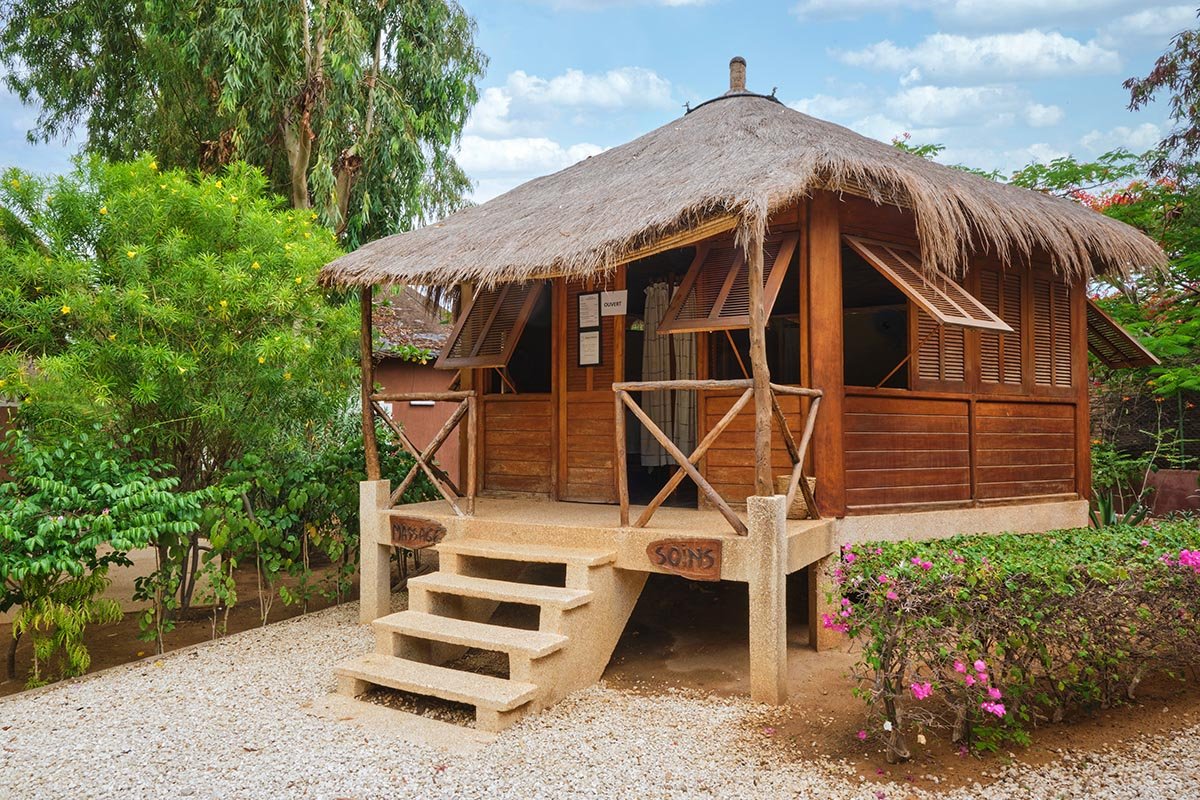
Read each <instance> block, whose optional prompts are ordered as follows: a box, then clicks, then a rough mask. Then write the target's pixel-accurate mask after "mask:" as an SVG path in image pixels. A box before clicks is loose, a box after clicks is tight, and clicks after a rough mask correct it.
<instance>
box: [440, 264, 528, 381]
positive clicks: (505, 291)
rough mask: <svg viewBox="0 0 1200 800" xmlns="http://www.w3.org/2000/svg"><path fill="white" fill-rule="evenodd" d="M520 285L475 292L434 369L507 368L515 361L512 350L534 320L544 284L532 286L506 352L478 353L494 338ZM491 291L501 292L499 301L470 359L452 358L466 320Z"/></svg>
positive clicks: (456, 323)
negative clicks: (502, 313) (503, 311)
mask: <svg viewBox="0 0 1200 800" xmlns="http://www.w3.org/2000/svg"><path fill="white" fill-rule="evenodd" d="M520 285H521V284H517V283H504V284H501V285H500V286H499V288H498V289H495V290H492V289H479V290H476V292H475V294H473V295H472V296H471V300H470V301H469V302H468V303H467V305H466V307H465V308H464V309H463V310H462V313H461V314H459V315H458V319H457V320H456V321H455V323H454V329H453V330H452V331H451V332H450V336H449V338H447V339H446V344H445V345H443V346H442V352H441V353H440V354H439V355H438V358H437V361H436V362H435V363H434V367H435V368H437V369H470V368H488V367H504V366H507V365H508V360H509V359H510V358H512V354H513V350H514V349H516V346H517V342H519V341H520V339H521V334H522V333H523V332H524V331H525V325H526V324H527V323H528V322H529V319H530V317H532V316H533V311H534V309H535V308H536V307H537V302H538V299H539V298H540V297H541V294H542V289H543V288H544V287H543V285H542V282H541V281H535V282H533V285H532V288H531V289H530V290H529V292H528V293H527V294H526V295H525V298H524V301H523V302H522V305H521V308H520V310H519V311H518V313H517V316H516V318H515V320H514V321H513V325H512V328H511V329H510V331H509V337H508V340H507V341H506V342H505V346H504V349H503V351H501V352H500V353H495V354H491V355H479V354H478V351H479V348H480V347H481V346H482V345H483V343H484V342H485V341H487V339H488V338H489V337H490V336H491V334H492V328H493V326H494V324H495V322H496V317H497V315H498V314H499V313H500V310H501V308H503V307H504V305H505V303H506V302H509V294H510V292H511V291H512V289H513V288H514V287H517V286H520ZM489 291H497V292H499V297H497V298H496V302H495V304H494V305H493V306H492V309H491V311H490V312H489V314H488V318H487V320H485V321H484V323H483V327H482V328H480V330H479V335H478V337H477V338H476V340H475V342H474V344H473V346H472V350H471V355H469V356H459V357H457V358H456V357H452V356H451V355H450V353H451V352H452V351H453V349H454V347H455V345H456V344H458V340H459V338H460V337H461V336H462V332H463V328H464V327H465V326H466V323H467V320H468V319H470V316H471V313H472V312H473V311H474V310H475V306H476V303H477V302H478V300H479V298H480V297H481V296H482V295H483V294H484V292H489Z"/></svg>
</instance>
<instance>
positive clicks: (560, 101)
mask: <svg viewBox="0 0 1200 800" xmlns="http://www.w3.org/2000/svg"><path fill="white" fill-rule="evenodd" d="M674 105H675V103H674V101H672V99H671V82H670V81H668V80H667V79H665V78H662V77H660V76H659V75H658V74H657V73H656V72H654V71H653V70H649V69H645V68H643V67H620V68H618V69H611V70H609V71H607V72H604V73H594V74H589V73H586V72H583V71H581V70H577V69H568V70H567V71H566V72H564V73H562V74H561V75H555V76H554V77H551V78H542V77H540V76H537V75H530V74H528V73H527V72H524V71H523V70H517V71H515V72H511V73H509V75H508V77H507V78H506V79H505V81H504V85H502V86H490V87H488V88H486V89H484V90H483V92H482V94H480V96H479V101H478V102H477V103H476V104H475V108H473V109H472V110H471V117H470V119H469V120H468V121H467V126H466V131H467V133H476V134H486V135H490V136H511V135H513V134H515V133H526V134H531V133H537V132H540V130H541V129H542V128H543V127H544V126H545V123H546V121H547V120H549V119H552V118H554V117H556V116H557V115H559V114H561V113H562V112H564V111H575V112H582V111H594V110H603V111H614V110H617V109H629V110H646V109H663V108H671V107H673V106H674Z"/></svg>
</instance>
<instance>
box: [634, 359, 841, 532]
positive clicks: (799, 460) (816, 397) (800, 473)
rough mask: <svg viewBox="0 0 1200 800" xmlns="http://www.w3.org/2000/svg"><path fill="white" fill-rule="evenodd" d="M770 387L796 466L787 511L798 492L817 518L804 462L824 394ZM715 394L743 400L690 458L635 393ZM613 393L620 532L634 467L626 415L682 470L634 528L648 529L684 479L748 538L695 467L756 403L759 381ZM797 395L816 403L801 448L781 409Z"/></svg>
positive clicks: (638, 387) (665, 384) (660, 385)
mask: <svg viewBox="0 0 1200 800" xmlns="http://www.w3.org/2000/svg"><path fill="white" fill-rule="evenodd" d="M770 387H771V403H772V406H773V408H774V414H775V419H776V420H777V421H778V423H779V427H780V431H781V433H782V434H783V441H784V445H785V446H786V447H787V451H788V456H789V457H790V458H791V460H792V464H793V467H792V475H791V481H790V483H789V484H788V492H787V507H788V508H791V506H792V502H793V501H794V500H795V497H796V491H797V490H799V491H801V492H802V493H803V494H804V499H805V502H806V503H807V505H808V514H809V516H810V517H815V516H816V508H817V505H816V501H815V500H814V498H813V496H812V490H811V489H810V488H809V485H808V481H807V480H806V479H805V478H804V457H805V454H806V453H807V451H808V443H809V441H810V440H811V439H812V433H813V427H814V426H815V424H816V419H817V409H818V408H819V407H820V404H821V392H819V391H817V390H816V389H804V388H799V387H795V386H780V385H778V384H774V383H772V384H770ZM710 389H742V390H743V391H742V394H741V396H740V397H738V399H737V400H736V401H735V402H734V403H733V405H732V406H730V408H729V410H728V411H727V412H725V416H723V417H721V419H720V420H718V421H717V424H716V425H714V426H713V427H712V430H710V431H709V432H708V433H707V434H705V436H704V438H703V439H701V440H700V443H699V444H697V445H696V449H695V450H693V451H692V454H691V455H689V456H685V455H684V454H683V451H682V450H680V449H679V447H678V446H677V445H676V444H675V443H674V442H673V441H671V437H669V436H667V435H666V434H665V433H663V431H662V429H661V428H659V427H658V425H657V424H655V422H654V420H652V419H650V417H649V416H648V415H647V414H646V412H645V411H643V410H642V408H641V406H639V405H638V403H637V401H636V400H634V399H633V397H632V396H631V395H630V392H662V391H672V390H677V391H706V390H710ZM613 392H614V394H615V398H614V404H615V414H616V419H615V424H616V430H615V434H614V435H615V438H616V445H617V454H616V455H617V497H618V500H619V502H620V506H621V526H622V527H627V526H628V525H629V465H628V463H627V454H626V447H625V409H626V408H628V409H629V411H630V412H632V413H633V415H634V416H635V417H636V418H637V419H638V421H639V422H641V423H642V424H643V425H644V426H646V430H647V431H649V432H650V435H651V436H653V437H654V438H655V439H656V440H657V441H658V443H659V444H661V445H662V446H663V449H664V450H666V451H667V453H669V454H670V456H671V458H673V459H675V461H676V463H678V464H679V469H677V470H676V471H675V473H674V474H673V475H672V476H671V478H670V480H668V481H667V483H666V485H664V486H663V488H662V489H660V490H659V492H658V494H656V495H655V496H654V498H653V499H652V500H651V501H650V502H649V503H648V504H647V505H646V508H645V509H644V510H643V511H642V513H641V515H640V516H639V517H638V518H637V521H636V522H634V527H636V528H644V527H646V525H647V524H648V523H649V522H650V519H651V518H652V517H653V516H654V512H655V511H657V510H658V508H659V507H660V506H661V505H662V504H663V503H664V502H665V501H666V499H667V498H668V497H670V496H671V493H672V492H673V491H675V488H676V487H677V486H679V484H680V483H681V482H682V481H683V479H684V478H685V477H688V478H691V479H692V481H693V482H694V483H695V484H696V487H697V488H698V489H699V490H700V491H701V492H702V493H703V494H704V496H705V497H706V498H708V501H709V502H710V503H712V504H713V505H714V506H715V507H716V509H717V510H718V511H720V512H721V515H722V516H723V517H725V519H726V520H727V521H728V522H729V524H730V526H732V527H733V530H734V531H735V532H736V533H737V534H738V535H740V536H745V535H746V523H744V522H743V521H742V520H741V518H740V517H738V515H737V514H735V513H734V511H733V509H732V508H730V507H729V504H728V503H727V502H725V499H724V498H723V497H721V495H720V493H718V492H717V490H716V489H714V488H713V486H712V484H710V483H709V482H708V481H707V480H706V479H705V477H704V476H703V475H701V474H700V471H699V470H698V469H697V468H696V465H697V464H699V463H700V459H701V458H703V457H704V454H705V453H707V452H708V449H709V448H710V447H712V445H713V443H714V442H715V441H716V440H717V438H718V437H719V436H720V435H721V433H722V432H724V430H725V429H726V428H727V427H728V426H729V423H731V422H733V420H734V418H735V417H736V416H737V415H738V414H739V413H741V411H742V409H744V408H745V407H746V405H747V404H748V403H749V402H750V400H751V399H753V397H754V381H753V380H751V379H749V378H747V379H745V380H723V381H718V380H669V381H638V382H624V383H614V384H613ZM779 394H793V395H800V396H801V397H810V398H812V402H811V403H810V404H809V409H808V416H807V419H806V420H805V424H804V433H803V434H802V435H801V437H800V442H799V443H798V444H797V442H796V440H795V438H794V437H793V436H792V432H791V429H790V428H789V427H788V424H787V418H786V417H785V416H784V413H783V409H782V408H780V406H779V401H778V399H777V397H776V396H777V395H779Z"/></svg>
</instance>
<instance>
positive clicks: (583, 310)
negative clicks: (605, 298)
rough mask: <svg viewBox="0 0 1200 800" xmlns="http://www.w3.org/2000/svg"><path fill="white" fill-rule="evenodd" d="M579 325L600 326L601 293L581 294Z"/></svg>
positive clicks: (585, 326) (584, 326)
mask: <svg viewBox="0 0 1200 800" xmlns="http://www.w3.org/2000/svg"><path fill="white" fill-rule="evenodd" d="M579 327H580V328H598V327H600V293H599V292H593V293H592V294H581V295H579Z"/></svg>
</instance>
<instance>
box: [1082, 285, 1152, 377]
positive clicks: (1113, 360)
mask: <svg viewBox="0 0 1200 800" xmlns="http://www.w3.org/2000/svg"><path fill="white" fill-rule="evenodd" d="M1087 337H1088V349H1089V350H1091V351H1092V353H1093V354H1094V355H1095V356H1096V358H1098V359H1100V362H1101V363H1102V364H1104V365H1105V366H1106V367H1113V368H1115V369H1120V368H1134V367H1148V366H1150V365H1152V364H1158V363H1160V362H1159V360H1158V357H1157V356H1155V355H1154V354H1153V353H1151V352H1150V351H1149V350H1147V349H1146V348H1145V347H1143V346H1142V343H1141V342H1139V341H1138V340H1137V339H1135V338H1133V334H1131V333H1130V332H1129V331H1127V330H1125V329H1124V328H1123V327H1121V326H1120V324H1118V323H1117V322H1116V321H1115V320H1114V319H1113V318H1112V317H1110V316H1109V315H1108V314H1105V313H1104V311H1103V309H1101V308H1100V306H1098V305H1096V303H1095V302H1093V301H1092V300H1088V303H1087Z"/></svg>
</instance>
